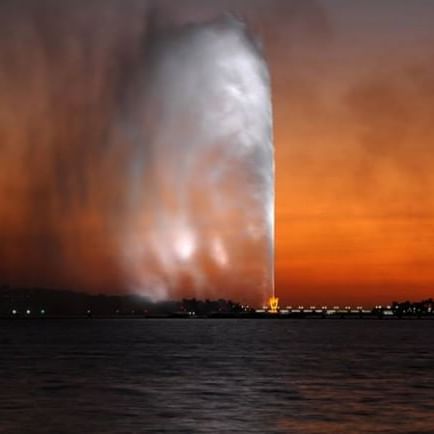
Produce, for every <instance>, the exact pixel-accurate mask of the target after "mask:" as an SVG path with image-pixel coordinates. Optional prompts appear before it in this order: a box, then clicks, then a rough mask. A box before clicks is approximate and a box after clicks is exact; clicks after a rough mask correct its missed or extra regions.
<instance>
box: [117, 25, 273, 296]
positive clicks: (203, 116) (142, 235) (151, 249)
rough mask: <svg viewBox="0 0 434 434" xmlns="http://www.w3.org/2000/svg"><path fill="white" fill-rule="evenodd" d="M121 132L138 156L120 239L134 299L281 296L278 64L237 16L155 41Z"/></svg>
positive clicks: (168, 33)
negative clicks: (277, 275) (272, 76)
mask: <svg viewBox="0 0 434 434" xmlns="http://www.w3.org/2000/svg"><path fill="white" fill-rule="evenodd" d="M143 75H144V76H145V77H146V78H145V79H143V77H138V78H137V80H136V83H135V85H134V86H133V92H132V93H133V94H134V97H132V99H131V101H130V103H129V111H128V114H127V115H126V116H125V115H124V116H123V119H122V126H121V128H122V130H123V131H124V132H125V135H126V136H127V138H128V142H129V143H130V146H131V149H132V152H133V155H134V158H133V160H132V162H131V163H129V167H127V168H126V169H127V173H129V174H130V175H129V181H128V183H129V188H128V191H129V192H128V203H127V206H126V211H125V212H124V213H123V214H122V225H121V229H120V230H119V233H118V240H119V244H120V252H121V255H120V256H121V257H120V259H121V261H122V264H123V267H124V270H125V273H126V275H127V277H128V279H129V282H130V287H131V290H133V291H135V292H138V293H142V294H144V295H146V296H149V297H151V298H153V299H164V298H167V297H173V296H176V295H177V294H181V293H182V294H186V293H188V292H189V291H190V293H191V295H194V296H199V297H201V296H206V297H221V298H223V297H237V298H238V299H240V300H243V301H249V302H253V303H263V302H264V301H265V300H267V299H268V298H269V296H270V295H272V296H273V297H274V295H275V294H274V148H273V141H272V109H271V97H270V80H269V73H268V68H267V64H266V62H265V60H264V57H263V55H262V53H261V50H260V48H258V46H257V44H256V42H255V41H254V40H253V38H251V37H250V35H249V34H248V32H247V30H246V28H245V25H244V24H243V23H241V22H239V21H237V20H235V19H233V18H231V17H224V18H221V19H218V20H215V21H213V22H210V23H206V24H200V25H199V24H198V25H187V26H183V27H181V28H178V29H174V30H171V31H167V30H166V31H165V32H162V33H161V34H160V35H158V32H157V33H156V34H154V35H153V38H152V41H151V43H150V46H149V49H148V51H147V57H146V71H143Z"/></svg>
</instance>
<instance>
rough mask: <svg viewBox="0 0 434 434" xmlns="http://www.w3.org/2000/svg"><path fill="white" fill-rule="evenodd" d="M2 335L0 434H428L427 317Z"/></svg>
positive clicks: (41, 329)
mask: <svg viewBox="0 0 434 434" xmlns="http://www.w3.org/2000/svg"><path fill="white" fill-rule="evenodd" d="M0 327H1V328H0V350H1V352H0V432H1V433H15V432H16V433H28V432H31V433H105V432H107V433H130V432H155V433H157V432H168V433H229V432H239V433H389V432H390V433H410V432H414V433H416V432H417V433H432V432H433V431H434V420H433V416H432V415H433V414H434V345H433V344H434V333H433V332H434V321H417V320H415V321H375V320H373V321H369V320H364V321H363V320H341V321H339V320H338V321H333V320H294V321H291V320H284V321H279V320H266V321H265V320H87V321H86V320H83V321H50V320H45V321H15V322H7V321H4V322H3V323H1V324H0Z"/></svg>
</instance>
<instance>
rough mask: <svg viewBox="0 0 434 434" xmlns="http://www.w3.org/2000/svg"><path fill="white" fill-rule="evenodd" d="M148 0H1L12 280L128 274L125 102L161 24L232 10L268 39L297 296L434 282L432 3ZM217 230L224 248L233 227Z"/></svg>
mask: <svg viewBox="0 0 434 434" xmlns="http://www.w3.org/2000/svg"><path fill="white" fill-rule="evenodd" d="M149 5H151V3H146V2H142V1H139V0H131V1H121V0H119V1H116V0H109V1H99V0H93V1H72V0H71V1H65V2H58V1H51V0H43V1H36V0H35V1H22V2H17V1H7V0H6V1H3V2H2V3H1V5H0V95H1V99H0V156H1V159H0V259H1V261H0V282H5V283H10V284H13V285H44V286H51V287H52V286H56V287H65V288H77V289H80V290H89V291H93V292H100V291H110V292H119V291H126V290H128V285H127V284H126V282H125V275H124V273H123V271H122V269H121V268H120V266H119V263H118V253H117V244H116V241H113V237H111V236H108V235H109V234H112V233H113V231H116V230H117V226H116V222H117V220H116V218H113V219H110V220H107V219H105V218H104V217H103V216H105V215H107V214H110V215H112V216H114V217H117V216H118V213H119V209H120V207H119V204H120V203H121V202H122V200H124V199H123V188H122V182H123V179H124V177H123V174H122V173H119V161H122V160H123V159H124V158H126V157H125V155H122V154H117V151H116V149H117V147H115V146H113V141H114V140H124V139H125V138H124V137H123V135H122V131H120V130H121V128H118V126H117V124H116V123H115V122H114V119H119V117H120V116H121V115H120V113H122V112H123V109H124V108H125V106H126V104H127V102H128V100H129V98H130V96H129V94H130V92H131V89H129V85H128V83H131V82H132V81H134V79H135V76H136V74H137V71H139V70H140V71H142V70H143V69H144V70H146V65H143V59H142V56H143V41H144V40H146V38H149V37H150V36H149V35H150V34H151V33H152V26H157V27H158V28H159V31H164V30H165V29H172V28H174V27H177V26H181V25H183V24H185V23H189V22H202V21H205V20H208V19H212V18H214V17H216V16H219V15H221V14H222V13H223V12H225V11H230V12H233V13H234V14H235V15H236V16H240V17H242V18H243V19H245V20H246V22H247V23H248V25H249V26H250V28H251V29H252V31H253V32H254V33H255V34H256V35H257V36H258V39H260V40H262V43H263V45H264V51H265V53H266V57H267V60H268V62H269V66H270V70H271V77H272V87H273V110H274V134H275V147H276V194H277V200H276V247H277V250H276V254H277V262H276V284H277V292H278V294H279V295H280V297H281V298H282V299H283V302H288V303H289V302H291V303H299V302H302V303H334V302H336V303H344V302H348V303H352V302H354V303H355V302H362V303H367V304H371V303H375V302H385V301H390V300H391V299H394V298H398V299H404V298H405V299H406V298H410V299H419V298H422V297H426V296H432V295H433V288H434V248H433V245H434V172H433V170H432V168H433V167H434V128H433V126H432V119H433V118H434V78H433V77H434V74H433V69H434V54H433V52H432V47H433V44H434V27H433V26H432V23H433V22H434V3H433V2H429V1H424V0H419V1H418V0H412V1H406V0H375V1H374V0H373V1H366V0H365V1H356V0H355V1H350V0H335V1H331V0H330V1H310V0H298V1H291V0H250V1H249V0H238V1H230V0H224V1H223V0H222V1H217V0H216V1H212V0H210V1H206V0H203V1H200V0H190V1H188V0H186V1H177V2H173V1H169V0H166V1H164V0H161V1H156V2H153V6H154V7H151V6H152V5H151V6H149ZM149 8H151V9H152V10H153V16H154V17H156V18H155V20H154V21H153V22H151V23H149V21H147V18H146V17H147V14H148V13H149ZM168 31H169V30H168ZM114 138H115V139H114ZM125 140H126V139H125ZM125 146H130V145H129V144H127V143H126V145H125ZM108 174H109V175H108ZM186 236H187V235H186ZM187 244H188V243H187ZM187 244H186V243H185V242H183V243H182V248H181V251H180V254H181V255H183V254H185V255H187V254H188V253H189V252H188V251H187V250H186V249H187V248H188V245H187ZM211 244H212V247H211V249H212V251H213V252H214V253H213V254H214V255H215V256H216V257H218V260H219V261H222V264H223V263H224V262H226V261H227V256H226V254H227V252H226V251H224V249H223V247H222V245H221V243H219V241H218V239H217V240H214V241H213V242H212V243H211ZM174 247H175V248H176V243H175V246H174ZM245 259H246V264H248V263H250V261H251V260H252V259H251V258H249V255H246V257H245ZM225 266H226V264H225ZM247 269H248V267H246V270H247ZM237 272H238V271H237V270H234V273H237ZM245 272H248V271H245ZM180 295H184V294H180ZM185 295H188V294H187V293H186V294H185ZM234 295H236V296H237V297H238V293H235V294H234Z"/></svg>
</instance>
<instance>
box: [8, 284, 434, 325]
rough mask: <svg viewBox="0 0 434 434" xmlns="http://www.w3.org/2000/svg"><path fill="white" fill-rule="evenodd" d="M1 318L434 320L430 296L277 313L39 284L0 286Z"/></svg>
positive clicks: (235, 304)
mask: <svg viewBox="0 0 434 434" xmlns="http://www.w3.org/2000/svg"><path fill="white" fill-rule="evenodd" d="M0 318H2V319H37V318H38V319H44V318H45V319H53V318H71V319H74V318H119V319H134V318H137V319H141V318H149V319H152V318H190V319H194V318H222V319H225V318H264V319H269V318H273V319H412V318H416V319H422V318H425V319H434V302H433V300H432V299H427V300H423V301H421V302H411V301H405V302H393V303H391V304H390V305H388V306H379V305H377V306H375V307H374V308H369V309H364V308H362V307H361V306H357V307H351V306H345V307H339V306H333V307H328V306H321V307H316V306H309V307H304V306H297V307H291V306H287V307H285V308H281V309H280V310H279V312H277V313H271V312H269V311H268V310H267V309H266V308H261V309H255V308H253V307H250V306H247V305H243V304H241V303H238V302H234V301H231V300H223V299H219V300H197V299H194V298H193V299H183V300H180V301H163V302H157V303H155V302H152V301H151V300H149V299H147V298H144V297H141V296H138V295H131V294H128V295H91V294H86V293H80V292H73V291H65V290H52V289H43V288H34V289H11V288H9V287H5V286H3V287H2V288H0Z"/></svg>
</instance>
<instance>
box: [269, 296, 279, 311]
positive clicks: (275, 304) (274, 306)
mask: <svg viewBox="0 0 434 434" xmlns="http://www.w3.org/2000/svg"><path fill="white" fill-rule="evenodd" d="M268 306H269V311H270V312H271V313H277V312H278V310H279V299H278V298H277V297H274V296H273V297H270V299H269V300H268Z"/></svg>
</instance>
